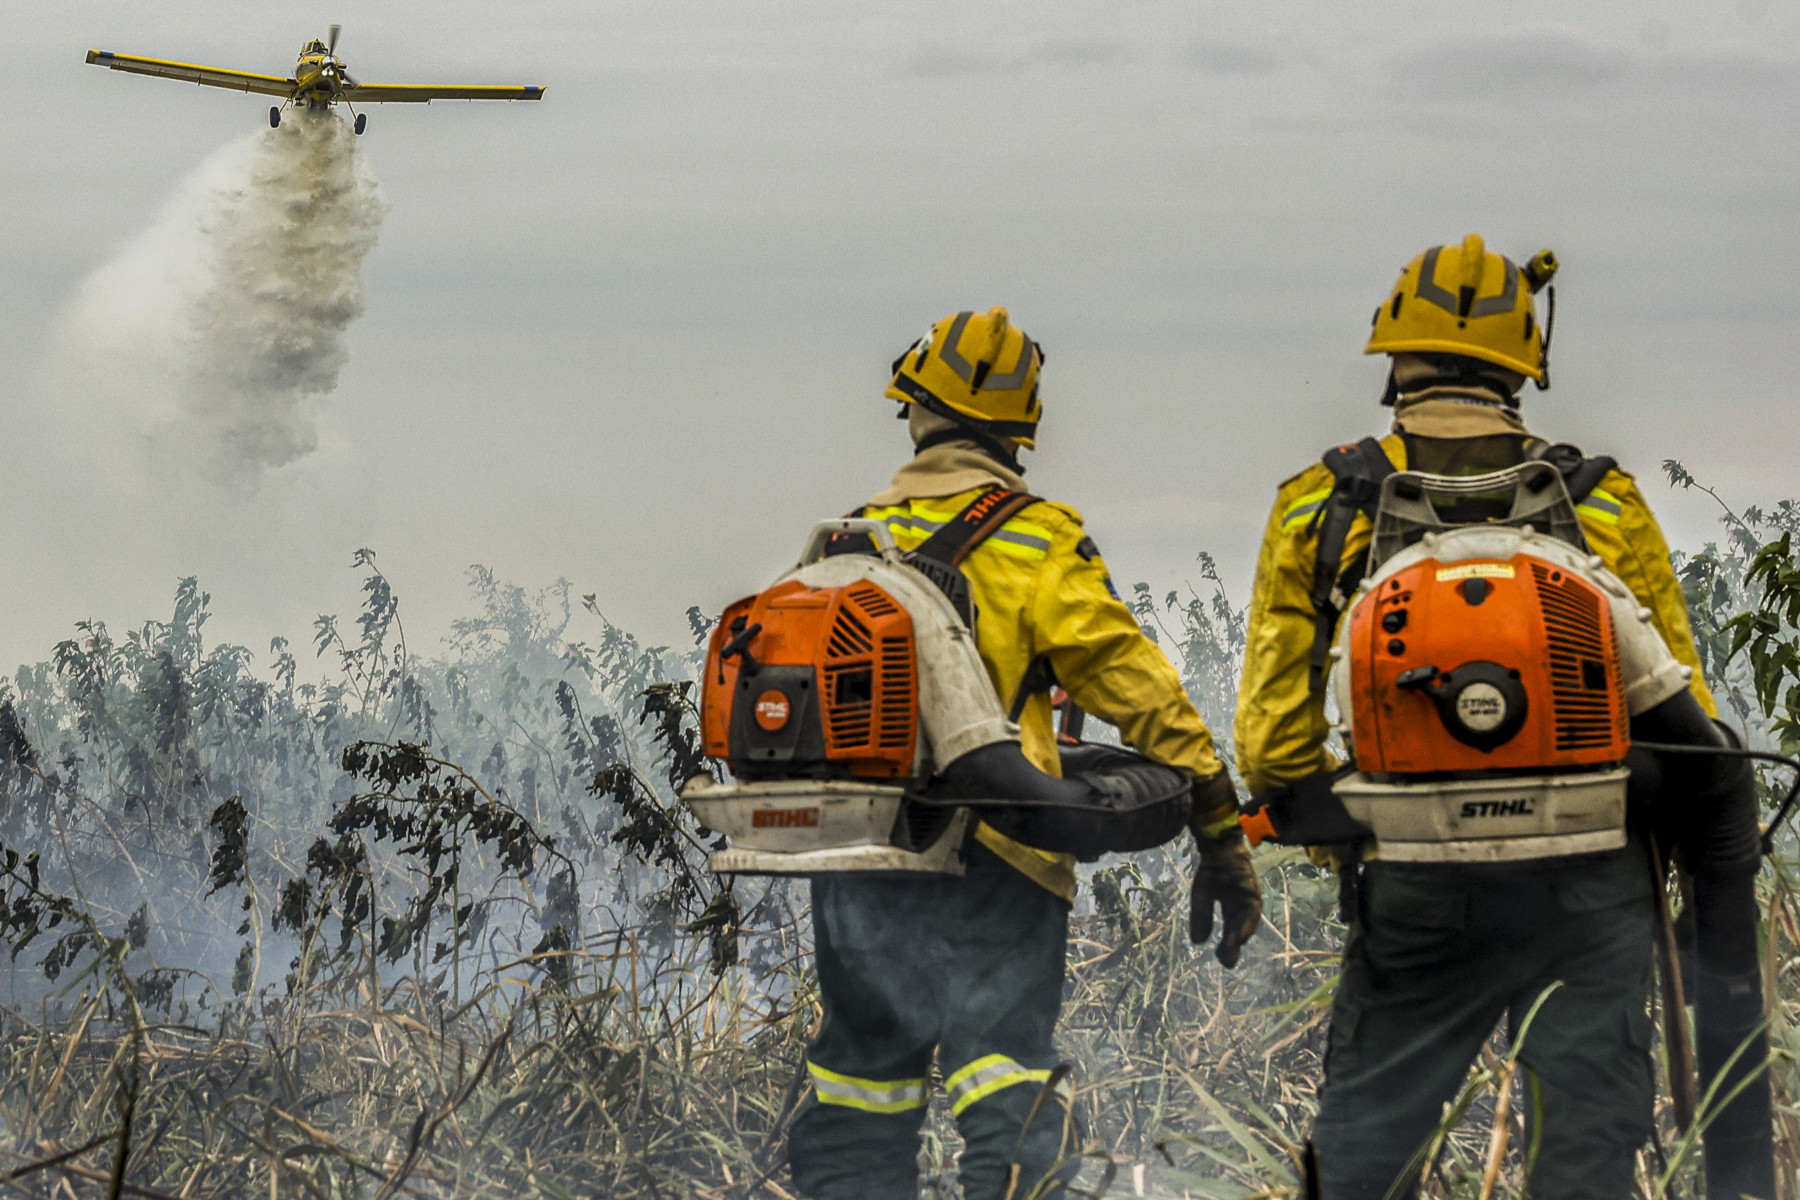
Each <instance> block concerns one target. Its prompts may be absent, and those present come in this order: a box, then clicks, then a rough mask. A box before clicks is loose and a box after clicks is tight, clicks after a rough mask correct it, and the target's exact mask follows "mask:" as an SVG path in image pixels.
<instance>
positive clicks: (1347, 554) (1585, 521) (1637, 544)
mask: <svg viewBox="0 0 1800 1200" xmlns="http://www.w3.org/2000/svg"><path fill="white" fill-rule="evenodd" d="M1501 415H1502V414H1496V420H1495V422H1494V424H1493V428H1491V429H1485V430H1480V432H1503V431H1505V428H1506V426H1505V425H1504V424H1502V423H1500V421H1499V417H1500V416H1501ZM1476 417H1477V414H1474V413H1470V414H1468V416H1467V417H1466V418H1464V423H1465V424H1473V423H1474V421H1473V419H1474V418H1476ZM1515 420H1516V419H1515ZM1518 428H1519V429H1522V428H1523V427H1522V426H1518ZM1470 432H1471V433H1474V432H1477V430H1475V429H1471V430H1470ZM1381 446H1382V449H1383V450H1385V451H1386V452H1387V456H1388V458H1389V460H1391V461H1392V462H1393V464H1394V465H1395V467H1397V468H1398V469H1400V470H1405V469H1406V445H1405V442H1404V440H1403V439H1402V438H1401V436H1400V435H1399V434H1397V433H1396V434H1390V435H1389V436H1388V437H1386V438H1383V439H1382V442H1381ZM1332 482H1333V481H1332V474H1331V471H1330V469H1329V468H1327V467H1326V466H1325V464H1324V463H1315V464H1314V465H1312V466H1311V467H1308V468H1307V469H1306V470H1304V471H1302V472H1300V473H1299V474H1298V475H1295V476H1294V477H1292V478H1291V479H1288V480H1286V481H1285V482H1284V483H1282V485H1281V487H1280V489H1279V490H1278V491H1277V493H1276V497H1275V508H1274V510H1273V511H1272V512H1271V513H1270V514H1269V523H1268V527H1267V528H1266V529H1265V530H1264V533H1263V542H1262V551H1261V553H1260V555H1259V556H1258V558H1257V564H1256V587H1255V591H1254V593H1253V594H1252V596H1251V600H1250V617H1249V625H1248V630H1247V638H1248V645H1247V647H1246V649H1245V653H1244V672H1243V676H1242V678H1241V679H1240V681H1239V683H1238V703H1237V717H1236V721H1235V722H1234V725H1233V736H1234V738H1235V740H1236V750H1237V760H1238V770H1239V771H1240V772H1241V773H1242V774H1243V777H1244V783H1245V785H1246V786H1247V787H1248V788H1249V789H1250V792H1251V793H1252V794H1253V795H1254V794H1256V793H1258V792H1263V791H1266V790H1268V789H1269V788H1272V787H1275V786H1277V785H1279V784H1283V783H1290V782H1292V781H1294V780H1296V779H1300V778H1303V777H1305V776H1307V775H1311V774H1314V773H1315V772H1318V771H1323V770H1328V769H1330V768H1332V767H1334V766H1335V765H1336V764H1335V762H1334V761H1332V759H1331V756H1330V754H1329V752H1328V751H1327V749H1326V745H1325V739H1326V733H1327V725H1326V720H1325V697H1324V695H1323V694H1320V693H1315V692H1313V691H1311V690H1310V689H1309V687H1308V685H1307V660H1308V657H1309V655H1310V654H1311V651H1312V645H1313V632H1314V628H1315V622H1314V610H1313V603H1312V590H1313V566H1314V563H1315V561H1316V553H1315V552H1316V549H1317V538H1316V529H1317V522H1316V520H1315V517H1316V516H1317V514H1318V513H1319V511H1320V510H1321V509H1322V508H1323V506H1324V503H1325V499H1326V497H1327V496H1329V495H1330V494H1331V488H1332ZM1576 513H1577V514H1578V515H1579V516H1580V518H1581V526H1582V530H1583V532H1584V533H1586V535H1587V540H1588V545H1589V546H1590V547H1591V548H1592V549H1593V551H1594V553H1595V554H1598V555H1599V556H1600V557H1601V558H1602V559H1603V560H1605V562H1606V566H1607V568H1608V569H1609V570H1611V571H1612V572H1613V573H1614V574H1615V575H1617V576H1618V577H1619V578H1620V580H1621V581H1623V582H1624V583H1625V585H1626V586H1627V587H1629V588H1630V589H1631V590H1632V593H1633V594H1634V595H1636V596H1637V598H1638V600H1639V602H1640V603H1642V604H1644V605H1646V606H1647V607H1648V608H1649V609H1650V612H1651V620H1652V621H1653V623H1654V624H1655V625H1656V628H1657V630H1658V631H1659V632H1661V634H1662V635H1663V639H1664V640H1665V641H1666V642H1668V644H1669V649H1670V650H1671V651H1672V652H1673V653H1674V655H1675V657H1676V658H1677V659H1679V660H1680V661H1681V662H1682V663H1684V664H1686V665H1687V666H1689V667H1691V668H1693V672H1694V674H1693V680H1692V682H1691V684H1690V685H1689V686H1690V687H1691V688H1692V689H1693V692H1694V696H1695V698H1696V699H1698V700H1699V701H1700V704H1701V706H1702V707H1704V708H1705V709H1706V711H1707V712H1708V713H1709V714H1713V715H1716V714H1717V709H1716V708H1715V706H1714V704H1713V698H1712V693H1711V692H1710V691H1708V690H1707V686H1706V681H1705V680H1704V679H1702V678H1701V675H1700V658H1699V655H1698V654H1697V653H1696V651H1695V649H1694V637H1693V632H1692V630H1691V629H1690V628H1689V626H1688V612H1687V601H1686V599H1685V597H1684V596H1683V595H1682V591H1681V584H1680V581H1679V580H1677V579H1676V578H1675V571H1674V569H1673V567H1672V566H1671V565H1670V563H1669V547H1668V543H1667V542H1666V541H1664V539H1663V533H1662V529H1661V528H1660V527H1659V526H1658V525H1657V523H1656V517H1655V516H1654V515H1652V514H1651V512H1650V506H1649V504H1647V503H1646V502H1645V500H1644V497H1643V495H1642V494H1641V493H1640V492H1639V491H1638V488H1637V484H1636V482H1634V481H1633V479H1632V477H1631V476H1630V475H1629V474H1627V473H1625V472H1624V471H1620V470H1616V469H1615V470H1613V471H1611V472H1609V473H1608V474H1607V475H1606V477H1605V478H1604V479H1602V480H1601V481H1600V486H1599V487H1596V488H1595V489H1594V490H1593V492H1592V493H1590V494H1589V495H1588V497H1587V498H1586V499H1585V500H1583V501H1582V502H1581V504H1580V505H1578V506H1577V508H1576ZM1369 534H1370V521H1369V519H1368V518H1367V517H1365V516H1362V515H1361V514H1358V516H1357V518H1356V521H1355V524H1353V525H1352V526H1351V527H1350V533H1349V536H1348V538H1347V539H1346V540H1345V543H1344V559H1343V561H1344V562H1346V563H1348V562H1350V561H1351V560H1352V559H1354V558H1355V557H1356V556H1357V555H1358V554H1360V553H1362V551H1363V550H1364V549H1365V548H1366V547H1367V546H1368V544H1369Z"/></svg>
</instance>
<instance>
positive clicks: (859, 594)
mask: <svg viewBox="0 0 1800 1200" xmlns="http://www.w3.org/2000/svg"><path fill="white" fill-rule="evenodd" d="M899 615H901V609H900V606H899V605H898V604H897V603H895V602H894V600H893V598H892V597H890V596H889V595H888V594H887V593H886V592H884V591H882V590H881V589H880V588H878V587H875V586H873V585H871V584H867V583H860V584H851V585H850V586H849V587H846V588H845V589H844V591H843V595H842V599H841V600H840V602H839V604H838V608H837V616H836V619H835V620H834V621H833V622H832V626H831V634H830V636H829V637H828V638H827V639H826V646H825V664H824V665H825V700H826V707H825V726H826V734H827V741H828V742H829V744H830V746H831V748H832V750H833V752H834V753H835V754H838V755H842V754H843V753H845V752H846V751H854V750H860V749H864V748H867V747H870V746H873V747H877V748H878V749H880V750H883V751H888V752H893V751H910V750H911V747H912V742H913V732H914V716H913V710H914V696H915V694H916V690H917V689H916V681H915V680H914V678H913V647H912V639H911V637H909V636H906V635H904V634H901V635H898V636H895V635H888V636H882V637H877V636H876V635H875V633H874V632H873V631H874V630H876V629H879V628H881V627H882V626H884V625H889V624H891V623H892V620H893V618H894V617H896V616H899ZM877 642H879V643H880V647H881V648H880V651H879V653H877V651H876V644H877Z"/></svg>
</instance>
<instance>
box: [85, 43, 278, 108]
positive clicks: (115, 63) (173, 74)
mask: <svg viewBox="0 0 1800 1200" xmlns="http://www.w3.org/2000/svg"><path fill="white" fill-rule="evenodd" d="M87 60H88V61H89V62H91V63H93V64H94V65H95V66H97V67H111V68H112V69H113V70H115V71H129V72H131V73H132V74H133V75H160V76H161V77H162V78H164V79H179V80H181V81H182V82H183V83H198V84H203V85H205V86H207V87H220V88H230V89H231V90H232V91H234V92H261V93H262V94H263V95H265V96H284V97H285V96H291V95H293V94H294V81H293V80H292V79H282V78H280V77H278V76H275V75H253V74H251V73H250V72H249V71H226V70H221V69H220V68H218V67H201V66H196V65H194V64H193V63H178V62H168V61H166V60H164V59H160V58H139V57H138V56H137V55H135V54H114V53H113V52H112V51H111V50H89V51H88V55H87Z"/></svg>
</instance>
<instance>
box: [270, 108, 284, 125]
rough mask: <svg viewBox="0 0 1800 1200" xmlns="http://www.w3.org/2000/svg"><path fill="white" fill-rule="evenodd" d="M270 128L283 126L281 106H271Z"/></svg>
mask: <svg viewBox="0 0 1800 1200" xmlns="http://www.w3.org/2000/svg"><path fill="white" fill-rule="evenodd" d="M269 128H270V129H280V128H281V109H280V107H279V106H271V107H270V108H269Z"/></svg>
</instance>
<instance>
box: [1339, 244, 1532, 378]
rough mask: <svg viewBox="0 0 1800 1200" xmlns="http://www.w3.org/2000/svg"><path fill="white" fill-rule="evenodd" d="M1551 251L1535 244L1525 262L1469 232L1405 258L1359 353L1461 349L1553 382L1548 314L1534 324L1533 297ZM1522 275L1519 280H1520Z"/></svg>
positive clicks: (1525, 373) (1452, 351) (1450, 351)
mask: <svg viewBox="0 0 1800 1200" xmlns="http://www.w3.org/2000/svg"><path fill="white" fill-rule="evenodd" d="M1557 265H1558V264H1557V261H1556V255H1554V254H1552V253H1551V252H1550V251H1548V250H1539V251H1538V252H1537V253H1536V254H1534V255H1532V257H1531V260H1530V261H1529V262H1527V263H1526V264H1525V265H1524V266H1523V267H1521V266H1518V265H1517V264H1515V263H1514V262H1513V261H1512V260H1511V259H1510V258H1507V257H1505V256H1504V255H1500V254H1495V253H1493V252H1492V251H1490V250H1489V249H1488V248H1487V247H1486V245H1484V244H1483V242H1482V240H1481V235H1480V234H1478V233H1471V234H1470V235H1469V236H1468V237H1466V238H1464V239H1463V240H1462V245H1460V246H1433V247H1432V248H1431V249H1429V250H1427V251H1425V253H1423V254H1421V255H1419V256H1418V257H1417V258H1415V259H1413V260H1412V261H1411V262H1409V263H1407V264H1406V269H1405V270H1403V271H1401V272H1400V280H1399V282H1397V283H1396V284H1394V291H1393V295H1391V296H1390V297H1389V298H1388V299H1387V300H1386V301H1385V302H1384V303H1383V304H1382V305H1381V307H1380V308H1377V309H1376V310H1375V319H1374V321H1373V322H1372V323H1373V325H1374V328H1373V330H1371V332H1370V333H1369V344H1368V345H1366V346H1364V347H1363V353H1364V354H1432V353H1437V354H1462V355H1467V356H1468V357H1470V358H1478V359H1481V360H1482V361H1483V362H1490V363H1493V364H1495V365H1496V366H1501V367H1505V368H1506V369H1507V370H1509V371H1517V372H1519V373H1520V374H1521V375H1527V376H1529V377H1531V378H1532V379H1534V380H1536V381H1537V385H1538V387H1540V388H1547V387H1549V386H1550V330H1551V327H1552V326H1553V325H1554V323H1555V320H1556V289H1555V288H1551V289H1550V303H1549V318H1548V320H1547V321H1546V323H1545V324H1544V325H1542V326H1540V325H1539V324H1538V319H1537V306H1536V305H1535V304H1534V303H1533V301H1532V297H1533V296H1535V295H1536V294H1537V293H1538V291H1539V290H1540V289H1542V288H1543V286H1544V285H1545V284H1547V283H1549V282H1550V280H1551V277H1552V276H1554V275H1555V274H1556V268H1557ZM1521 280H1523V283H1524V286H1522V287H1521V286H1520V282H1521Z"/></svg>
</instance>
